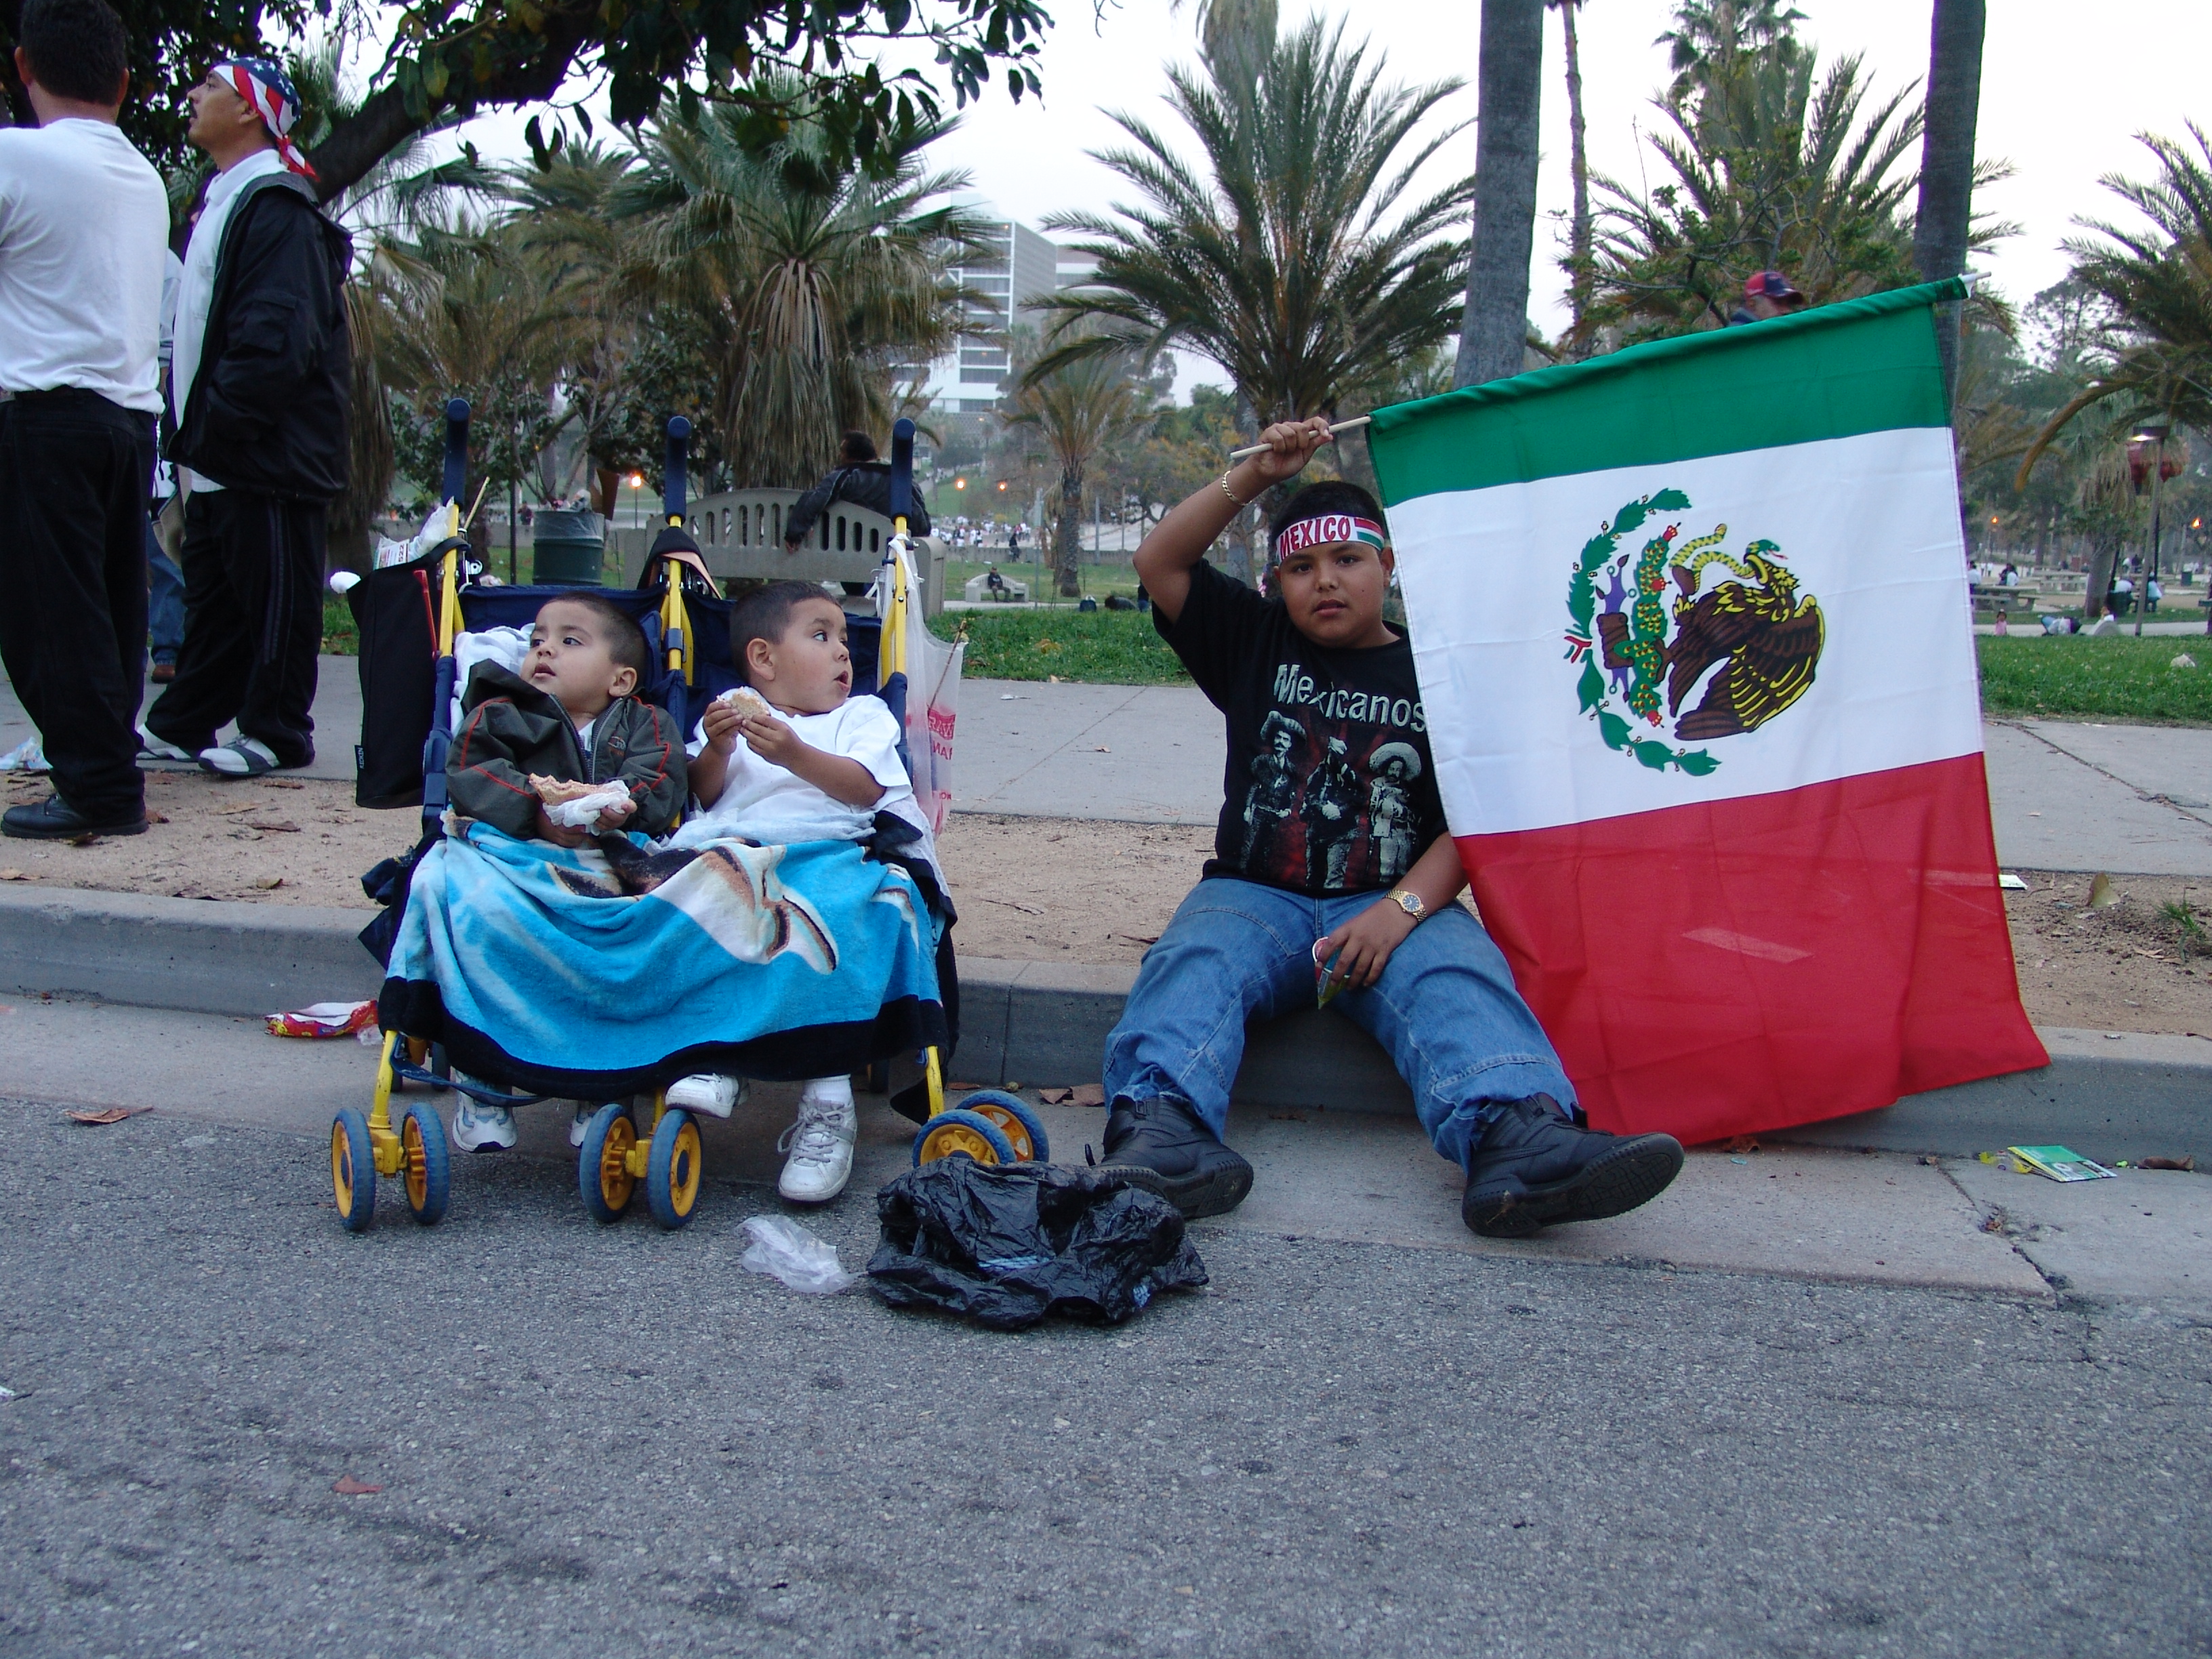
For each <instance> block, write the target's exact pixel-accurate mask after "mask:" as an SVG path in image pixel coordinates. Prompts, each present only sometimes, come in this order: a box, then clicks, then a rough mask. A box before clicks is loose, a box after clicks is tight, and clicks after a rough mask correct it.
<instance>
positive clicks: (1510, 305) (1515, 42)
mask: <svg viewBox="0 0 2212 1659" xmlns="http://www.w3.org/2000/svg"><path fill="white" fill-rule="evenodd" d="M1478 74H1479V78H1480V97H1481V100H1482V107H1481V110H1480V113H1479V114H1478V115H1477V117H1476V120H1477V123H1478V125H1477V126H1476V129H1475V143H1474V256H1473V258H1470V259H1469V260H1468V270H1467V312H1466V314H1465V316H1464V317H1463V318H1462V319H1461V323H1460V333H1459V362H1458V363H1457V365H1456V366H1455V369H1454V372H1453V375H1452V384H1453V385H1455V386H1475V385H1479V384H1480V383H1481V382H1482V381H1485V380H1503V379H1504V378H1505V377H1506V376H1507V375H1509V374H1519V373H1520V372H1521V360H1522V354H1523V353H1524V352H1525V351H1526V350H1527V349H1528V259H1529V256H1530V254H1531V253H1532V252H1534V247H1535V241H1536V139H1537V132H1536V113H1537V110H1538V107H1539V106H1540V104H1541V100H1542V93H1543V85H1542V82H1543V74H1544V0H1482V63H1481V66H1480V70H1479V71H1478Z"/></svg>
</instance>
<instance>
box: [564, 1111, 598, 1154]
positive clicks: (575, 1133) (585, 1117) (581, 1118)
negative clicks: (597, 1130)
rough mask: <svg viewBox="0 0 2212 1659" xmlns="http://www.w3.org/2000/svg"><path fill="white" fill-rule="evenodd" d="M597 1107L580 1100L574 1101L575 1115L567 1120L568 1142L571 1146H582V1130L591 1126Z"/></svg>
mask: <svg viewBox="0 0 2212 1659" xmlns="http://www.w3.org/2000/svg"><path fill="white" fill-rule="evenodd" d="M598 1111H599V1108H598V1107H596V1106H586V1104H585V1103H583V1102H582V1101H578V1102H577V1103H576V1115H575V1116H574V1117H573V1118H571V1119H570V1120H569V1121H568V1144H569V1145H570V1146H574V1147H577V1148H581V1147H582V1146H583V1144H584V1131H585V1130H586V1129H588V1128H590V1127H592V1117H593V1116H594V1115H597V1113H598Z"/></svg>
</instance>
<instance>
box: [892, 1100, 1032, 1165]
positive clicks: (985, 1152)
mask: <svg viewBox="0 0 2212 1659" xmlns="http://www.w3.org/2000/svg"><path fill="white" fill-rule="evenodd" d="M956 1156H958V1157H965V1158H974V1159H975V1161H976V1162H977V1163H978V1164H1018V1163H1019V1162H1020V1161H1021V1160H1020V1159H1019V1158H1016V1157H1015V1156H1014V1144H1013V1142H1012V1141H1011V1140H1008V1139H1006V1132H1005V1131H1004V1130H1003V1129H1001V1128H1000V1127H999V1126H998V1125H997V1124H995V1123H994V1122H992V1121H991V1120H990V1119H989V1118H987V1117H986V1116H984V1115H982V1113H981V1112H967V1111H962V1110H960V1109H958V1108H957V1107H956V1108H955V1109H952V1110H951V1111H949V1112H939V1114H938V1115H936V1116H935V1117H933V1118H932V1119H930V1120H929V1121H928V1122H927V1123H925V1124H923V1125H922V1126H921V1133H918V1134H916V1135H915V1138H914V1166H915V1168H916V1169H917V1170H918V1169H920V1168H921V1166H922V1165H923V1164H933V1163H935V1162H936V1161H937V1160H938V1159H939V1158H952V1157H956Z"/></svg>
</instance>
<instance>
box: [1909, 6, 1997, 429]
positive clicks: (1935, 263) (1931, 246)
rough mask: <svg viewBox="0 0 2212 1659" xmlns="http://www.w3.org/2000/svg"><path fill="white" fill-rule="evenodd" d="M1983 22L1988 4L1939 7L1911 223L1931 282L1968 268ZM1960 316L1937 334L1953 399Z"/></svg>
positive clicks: (1915, 253)
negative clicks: (1917, 196) (1915, 208)
mask: <svg viewBox="0 0 2212 1659" xmlns="http://www.w3.org/2000/svg"><path fill="white" fill-rule="evenodd" d="M1984 21H1985V17H1984V0H1936V14H1935V21H1934V24H1933V26H1932V28H1931V31H1930V34H1931V38H1930V40H1929V49H1928V56H1929V62H1928V114H1927V130H1926V135H1925V137H1924V139H1923V143H1922V145H1921V149H1920V206H1919V210H1918V211H1917V213H1916V214H1915V215H1914V216H1913V223H1912V262H1913V264H1916V265H1917V266H1918V267H1919V270H1920V275H1921V276H1922V278H1923V280H1924V281H1927V282H1931V283H1932V282H1935V281H1936V280H1937V279H1938V278H1939V277H1943V276H1957V275H1958V274H1959V273H1960V271H1962V270H1965V269H1966V241H1967V238H1968V237H1969V236H1970V235H1971V234H1972V220H1973V201H1974V123H1975V118H1976V116H1977V114H1978V112H1979V110H1980V107H1981V100H1982V32H1983V27H1984ZM1944 312H1945V313H1946V314H1945V315H1944V316H1943V317H1942V319H1941V321H1940V323H1939V325H1938V327H1937V331H1936V345H1937V348H1938V349H1940V350H1941V351H1942V355H1943V386H1944V391H1945V392H1946V394H1947V395H1948V394H1949V393H1950V392H1952V391H1953V390H1954V389H1955V388H1956V386H1957V385H1958V380H1959V318H1960V307H1957V306H1955V305H1954V306H1946V307H1944Z"/></svg>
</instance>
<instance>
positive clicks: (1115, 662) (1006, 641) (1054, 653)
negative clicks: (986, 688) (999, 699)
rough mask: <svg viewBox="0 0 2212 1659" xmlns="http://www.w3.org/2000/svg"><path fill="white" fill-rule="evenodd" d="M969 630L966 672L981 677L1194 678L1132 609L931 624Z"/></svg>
mask: <svg viewBox="0 0 2212 1659" xmlns="http://www.w3.org/2000/svg"><path fill="white" fill-rule="evenodd" d="M962 623H965V624H967V629H968V659H967V665H966V667H965V669H964V670H963V671H964V672H966V673H968V674H972V675H975V676H976V677H978V678H987V679H997V680H1042V679H1045V678H1049V677H1051V676H1054V675H1057V676H1059V678H1061V679H1064V680H1087V681H1090V682H1091V683H1092V684H1102V685H1188V684H1189V683H1190V677H1189V676H1188V674H1185V673H1184V672H1183V671H1182V664H1181V663H1179V662H1177V661H1176V656H1175V653H1174V652H1172V651H1170V650H1169V649H1168V648H1167V646H1166V645H1165V644H1164V642H1163V641H1161V639H1160V636H1159V635H1158V632H1157V631H1155V630H1154V629H1153V627H1152V618H1151V617H1149V616H1146V615H1142V614H1140V613H1139V612H1137V611H948V612H947V613H946V614H945V615H944V616H942V617H939V618H937V620H936V621H935V622H934V623H931V624H930V625H931V627H932V628H933V629H934V630H935V631H936V633H937V634H938V635H939V636H940V637H942V638H945V639H951V637H952V634H953V630H954V629H956V628H957V627H958V626H960V625H961V624H962Z"/></svg>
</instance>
